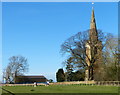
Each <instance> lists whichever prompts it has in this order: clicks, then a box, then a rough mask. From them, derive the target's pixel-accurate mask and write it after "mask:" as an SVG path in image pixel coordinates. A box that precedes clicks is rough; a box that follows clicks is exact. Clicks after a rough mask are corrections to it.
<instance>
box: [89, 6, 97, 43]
mask: <svg viewBox="0 0 120 95" xmlns="http://www.w3.org/2000/svg"><path fill="white" fill-rule="evenodd" d="M90 40H91V41H92V42H94V41H96V40H98V33H97V28H96V22H95V14H94V8H93V7H92V15H91V22H90Z"/></svg>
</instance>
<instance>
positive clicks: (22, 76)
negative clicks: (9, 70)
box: [17, 75, 46, 78]
mask: <svg viewBox="0 0 120 95" xmlns="http://www.w3.org/2000/svg"><path fill="white" fill-rule="evenodd" d="M17 77H18V78H46V77H44V76H35V75H33V76H17Z"/></svg>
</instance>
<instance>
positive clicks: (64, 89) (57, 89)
mask: <svg viewBox="0 0 120 95" xmlns="http://www.w3.org/2000/svg"><path fill="white" fill-rule="evenodd" d="M3 89H5V90H7V91H10V92H12V93H118V87H115V86H95V85H94V86H88V85H50V86H37V87H33V86H3ZM3 93H8V92H6V91H4V90H3Z"/></svg>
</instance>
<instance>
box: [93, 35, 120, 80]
mask: <svg viewBox="0 0 120 95" xmlns="http://www.w3.org/2000/svg"><path fill="white" fill-rule="evenodd" d="M105 47H106V48H104V51H103V62H104V63H103V64H99V66H98V67H99V68H97V69H95V80H99V81H100V80H101V81H104V80H107V81H117V80H118V79H119V78H118V77H119V75H120V74H119V73H118V71H119V69H120V66H119V55H120V51H119V49H118V38H115V37H112V38H111V39H109V40H108V41H107V44H106V45H105Z"/></svg>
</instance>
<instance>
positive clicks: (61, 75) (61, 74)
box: [56, 69, 65, 82]
mask: <svg viewBox="0 0 120 95" xmlns="http://www.w3.org/2000/svg"><path fill="white" fill-rule="evenodd" d="M56 79H57V82H63V81H65V74H64V71H63V69H59V70H58V72H57V73H56Z"/></svg>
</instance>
